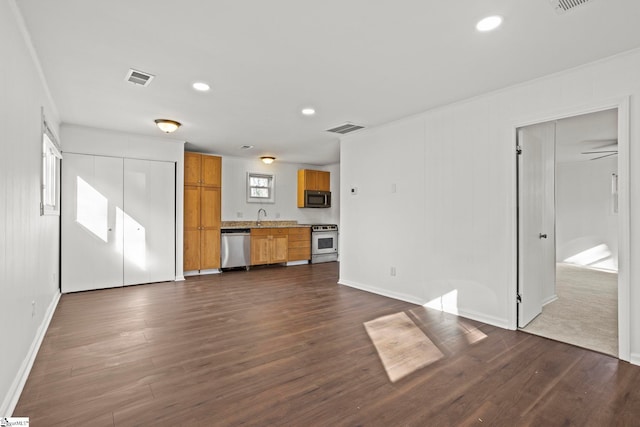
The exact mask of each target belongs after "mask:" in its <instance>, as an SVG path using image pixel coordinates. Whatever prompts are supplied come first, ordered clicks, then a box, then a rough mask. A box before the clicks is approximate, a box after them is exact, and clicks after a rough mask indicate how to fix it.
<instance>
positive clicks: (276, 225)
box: [220, 221, 311, 228]
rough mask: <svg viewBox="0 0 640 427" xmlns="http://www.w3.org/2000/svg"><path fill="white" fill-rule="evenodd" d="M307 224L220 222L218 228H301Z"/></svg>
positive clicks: (288, 222) (287, 222)
mask: <svg viewBox="0 0 640 427" xmlns="http://www.w3.org/2000/svg"><path fill="white" fill-rule="evenodd" d="M303 227H307V228H308V227H311V226H310V225H309V224H298V221H260V225H258V224H257V223H256V221H222V223H221V225H220V228H303Z"/></svg>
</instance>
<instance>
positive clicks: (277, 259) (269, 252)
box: [251, 228, 289, 265]
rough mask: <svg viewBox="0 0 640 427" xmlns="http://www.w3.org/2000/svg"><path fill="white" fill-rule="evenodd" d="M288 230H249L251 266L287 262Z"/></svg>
mask: <svg viewBox="0 0 640 427" xmlns="http://www.w3.org/2000/svg"><path fill="white" fill-rule="evenodd" d="M288 253H289V229H288V228H254V229H252V230H251V265H261V264H277V263H282V262H287V259H288Z"/></svg>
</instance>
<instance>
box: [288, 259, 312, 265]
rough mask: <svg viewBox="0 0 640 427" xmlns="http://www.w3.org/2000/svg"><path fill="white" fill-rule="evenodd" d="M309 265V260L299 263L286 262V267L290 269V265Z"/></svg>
mask: <svg viewBox="0 0 640 427" xmlns="http://www.w3.org/2000/svg"><path fill="white" fill-rule="evenodd" d="M307 264H309V260H306V259H303V260H300V261H287V267H291V266H292V265H307Z"/></svg>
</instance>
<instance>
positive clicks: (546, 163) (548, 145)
mask: <svg viewBox="0 0 640 427" xmlns="http://www.w3.org/2000/svg"><path fill="white" fill-rule="evenodd" d="M518 145H519V146H520V149H521V150H522V151H521V154H520V155H519V156H518V295H519V297H520V299H521V301H520V302H519V304H518V327H520V328H523V327H525V326H526V325H527V324H528V323H529V322H531V321H532V320H533V319H534V318H535V317H536V316H537V315H538V314H540V313H541V312H542V305H543V302H545V300H549V299H550V298H552V296H553V295H554V294H555V195H554V194H555V184H554V182H555V181H554V176H555V122H548V123H542V124H538V125H532V126H527V127H524V128H520V129H518Z"/></svg>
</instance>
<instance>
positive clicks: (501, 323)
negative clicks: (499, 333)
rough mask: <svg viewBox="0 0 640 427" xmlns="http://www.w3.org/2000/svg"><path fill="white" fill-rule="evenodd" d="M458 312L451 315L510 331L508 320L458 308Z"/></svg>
mask: <svg viewBox="0 0 640 427" xmlns="http://www.w3.org/2000/svg"><path fill="white" fill-rule="evenodd" d="M445 308H446V307H445ZM443 311H445V313H450V312H449V311H446V310H443ZM456 311H457V314H456V313H455V312H453V313H451V314H455V315H456V316H460V317H464V318H465V319H471V320H475V321H476V322H482V323H485V324H487V325H491V326H496V327H498V328H503V329H509V320H508V319H501V318H499V317H494V316H487V315H486V314H483V313H478V312H476V311H467V310H461V309H460V308H456Z"/></svg>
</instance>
